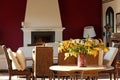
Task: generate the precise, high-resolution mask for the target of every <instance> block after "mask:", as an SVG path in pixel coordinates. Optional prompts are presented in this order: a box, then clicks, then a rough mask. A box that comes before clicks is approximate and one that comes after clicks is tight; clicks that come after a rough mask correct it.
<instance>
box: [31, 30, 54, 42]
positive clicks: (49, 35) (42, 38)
mask: <svg viewBox="0 0 120 80" xmlns="http://www.w3.org/2000/svg"><path fill="white" fill-rule="evenodd" d="M54 41H55V32H52V31H51V32H36V31H35V32H31V44H42V43H48V42H54Z"/></svg>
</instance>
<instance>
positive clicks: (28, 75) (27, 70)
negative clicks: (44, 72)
mask: <svg viewBox="0 0 120 80" xmlns="http://www.w3.org/2000/svg"><path fill="white" fill-rule="evenodd" d="M2 49H3V52H4V54H5V56H6V59H7V64H8V73H9V80H12V76H14V75H16V76H18V75H24V76H26V80H31V76H32V72H31V69H30V68H25V69H24V70H18V69H13V65H12V63H13V60H11V58H10V56H9V53H8V51H7V48H6V46H5V45H2ZM32 79H33V77H32Z"/></svg>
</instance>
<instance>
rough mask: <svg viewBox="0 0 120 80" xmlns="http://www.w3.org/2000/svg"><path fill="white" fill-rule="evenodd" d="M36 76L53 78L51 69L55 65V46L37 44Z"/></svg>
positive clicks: (35, 52)
mask: <svg viewBox="0 0 120 80" xmlns="http://www.w3.org/2000/svg"><path fill="white" fill-rule="evenodd" d="M32 54H33V55H34V57H35V58H34V78H35V79H37V78H38V77H39V78H42V79H45V78H46V77H48V78H49V79H50V80H52V75H53V73H52V71H51V70H50V69H49V67H50V66H52V65H53V47H40V46H36V47H35V51H34V53H32Z"/></svg>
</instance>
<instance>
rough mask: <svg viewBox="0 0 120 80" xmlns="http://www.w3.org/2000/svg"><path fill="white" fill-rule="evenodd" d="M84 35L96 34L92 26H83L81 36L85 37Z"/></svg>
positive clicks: (91, 35) (93, 35)
mask: <svg viewBox="0 0 120 80" xmlns="http://www.w3.org/2000/svg"><path fill="white" fill-rule="evenodd" d="M86 35H89V37H95V36H96V34H95V30H94V27H93V26H86V27H84V33H83V37H84V38H86Z"/></svg>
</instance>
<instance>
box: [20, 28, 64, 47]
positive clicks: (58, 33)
mask: <svg viewBox="0 0 120 80" xmlns="http://www.w3.org/2000/svg"><path fill="white" fill-rule="evenodd" d="M21 29H22V31H23V46H28V44H32V43H33V42H32V33H33V32H34V33H42V37H43V38H47V37H48V36H50V35H52V37H53V40H50V41H48V42H55V41H62V37H63V30H64V29H65V28H63V27H23V28H21ZM46 33H48V36H46ZM37 35H39V36H41V34H37Z"/></svg>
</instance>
